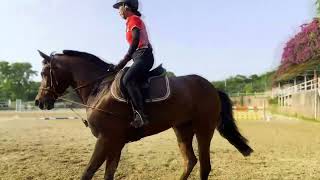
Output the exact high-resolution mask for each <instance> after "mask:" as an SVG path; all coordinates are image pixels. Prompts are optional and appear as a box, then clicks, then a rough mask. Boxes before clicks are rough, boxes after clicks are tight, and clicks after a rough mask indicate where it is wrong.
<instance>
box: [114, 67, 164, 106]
mask: <svg viewBox="0 0 320 180" xmlns="http://www.w3.org/2000/svg"><path fill="white" fill-rule="evenodd" d="M128 69H129V68H128V67H127V68H124V69H122V70H120V71H119V72H118V74H117V75H116V77H115V80H114V83H113V84H112V86H111V95H112V96H113V98H114V99H116V100H117V101H120V102H126V103H127V102H128V100H129V96H128V95H127V93H126V90H125V88H124V85H123V84H122V78H123V76H124V75H125V73H126V72H127V71H128ZM139 86H140V89H141V91H142V94H143V96H144V100H145V102H146V103H151V102H160V101H164V100H166V99H168V98H169V96H170V83H169V79H168V76H167V75H166V69H164V68H163V67H162V65H159V66H158V67H157V68H155V69H153V70H152V71H149V72H148V74H147V76H146V77H145V79H142V80H141V81H140V82H139Z"/></svg>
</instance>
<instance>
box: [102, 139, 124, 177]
mask: <svg viewBox="0 0 320 180" xmlns="http://www.w3.org/2000/svg"><path fill="white" fill-rule="evenodd" d="M123 146H124V144H121V145H120V146H118V148H115V149H114V150H113V152H110V154H108V157H107V160H106V171H105V174H104V179H105V180H113V179H114V174H115V173H116V170H117V168H118V164H119V161H120V157H121V150H122V148H123Z"/></svg>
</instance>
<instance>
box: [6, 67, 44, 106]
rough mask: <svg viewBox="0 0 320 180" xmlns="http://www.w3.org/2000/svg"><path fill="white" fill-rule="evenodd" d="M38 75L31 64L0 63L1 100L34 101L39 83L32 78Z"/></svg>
mask: <svg viewBox="0 0 320 180" xmlns="http://www.w3.org/2000/svg"><path fill="white" fill-rule="evenodd" d="M34 75H36V71H33V70H32V66H31V64H30V63H13V64H9V63H8V62H5V61H2V62H0V92H1V94H0V95H1V99H6V98H10V99H12V100H15V99H22V100H32V99H33V98H34V97H33V98H32V99H31V97H32V96H35V94H36V92H37V89H38V87H39V83H36V82H33V81H32V80H31V78H32V77H33V76H34Z"/></svg>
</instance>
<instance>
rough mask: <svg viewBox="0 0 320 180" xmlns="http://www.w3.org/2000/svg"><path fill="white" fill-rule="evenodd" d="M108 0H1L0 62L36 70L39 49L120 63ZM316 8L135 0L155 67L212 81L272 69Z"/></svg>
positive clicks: (245, 0)
mask: <svg viewBox="0 0 320 180" xmlns="http://www.w3.org/2000/svg"><path fill="white" fill-rule="evenodd" d="M114 2H115V0H90V1H88V0H68V1H66V0H45V1H43V0H0V22H1V24H0V27H1V31H0V32H1V33H0V60H5V61H9V62H29V63H31V64H32V66H33V69H35V70H36V71H38V72H39V71H40V70H41V60H42V59H41V58H40V56H39V55H38V53H37V50H38V49H39V50H42V51H43V52H45V53H47V54H50V53H51V52H53V51H56V52H61V51H62V50H63V49H73V50H79V51H86V52H89V53H92V54H95V55H97V56H99V57H101V58H103V59H105V60H106V61H108V62H112V63H117V62H119V60H120V59H121V58H122V57H123V56H124V54H125V53H126V51H127V49H128V44H127V42H126V40H125V21H124V20H122V19H121V18H120V16H119V14H118V12H117V10H115V9H113V8H112V5H113V4H114ZM315 9H316V8H315V5H314V1H313V0H281V1H279V0H242V1H239V0H231V1H225V0H202V1H191V0H190V1H189V0H184V1H182V0H175V1H172V0H161V1H154V0H140V11H141V12H142V14H143V17H142V18H143V20H144V22H145V24H146V26H147V29H148V33H149V38H150V40H151V43H152V46H153V48H154V54H155V60H156V65H159V64H160V63H162V64H163V65H164V67H166V68H167V69H168V70H169V71H172V72H174V73H175V74H176V75H187V74H198V75H201V76H203V77H205V78H207V79H208V80H210V81H215V80H223V79H225V78H227V77H230V76H235V75H237V74H242V75H247V76H248V75H252V74H262V73H264V72H266V71H270V70H273V69H275V68H276V67H277V66H278V65H279V62H280V59H281V53H282V49H283V47H284V45H285V43H286V42H287V41H288V40H289V39H290V37H292V36H294V35H295V34H296V33H297V32H298V31H299V26H300V25H301V24H304V23H307V22H310V21H311V20H312V18H313V17H314V16H315V14H316V13H315ZM35 80H40V77H35Z"/></svg>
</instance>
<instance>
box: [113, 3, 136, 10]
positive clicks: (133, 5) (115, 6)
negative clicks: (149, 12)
mask: <svg viewBox="0 0 320 180" xmlns="http://www.w3.org/2000/svg"><path fill="white" fill-rule="evenodd" d="M123 4H126V5H128V6H129V7H130V8H131V9H132V10H133V11H138V9H139V2H138V0H117V2H116V3H115V4H114V5H113V7H114V8H115V9H119V7H120V6H122V5H123Z"/></svg>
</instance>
